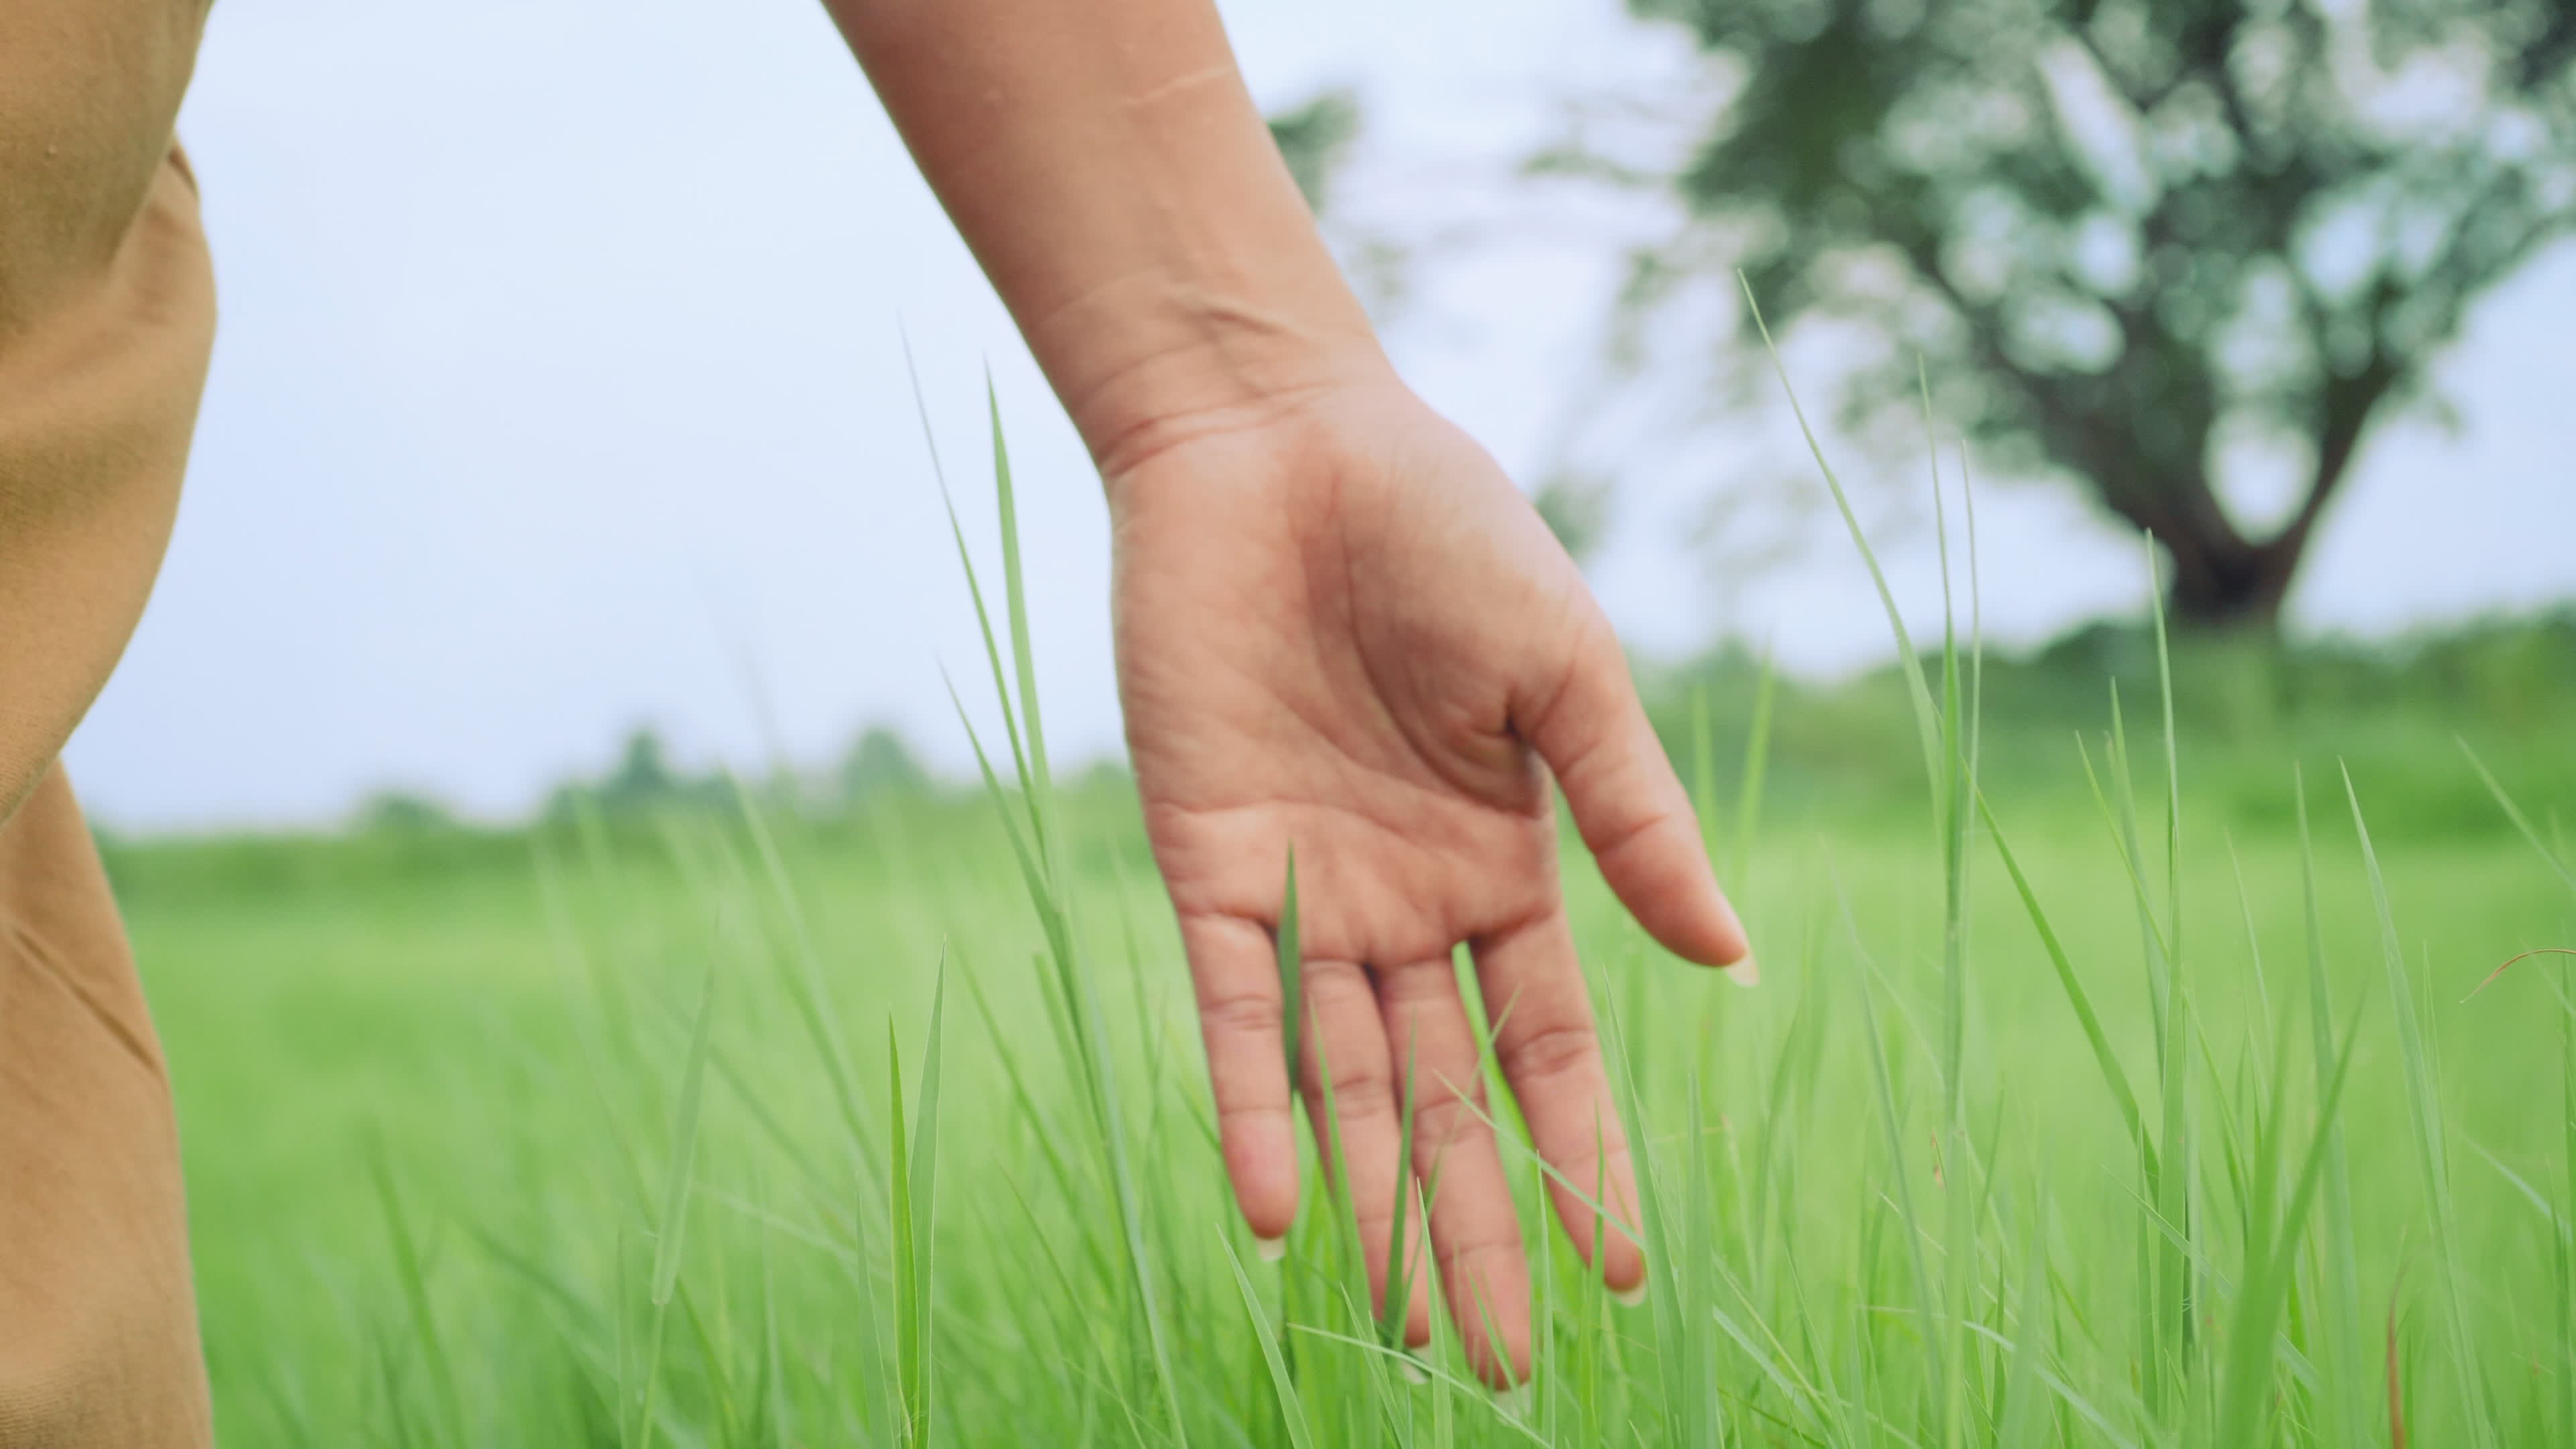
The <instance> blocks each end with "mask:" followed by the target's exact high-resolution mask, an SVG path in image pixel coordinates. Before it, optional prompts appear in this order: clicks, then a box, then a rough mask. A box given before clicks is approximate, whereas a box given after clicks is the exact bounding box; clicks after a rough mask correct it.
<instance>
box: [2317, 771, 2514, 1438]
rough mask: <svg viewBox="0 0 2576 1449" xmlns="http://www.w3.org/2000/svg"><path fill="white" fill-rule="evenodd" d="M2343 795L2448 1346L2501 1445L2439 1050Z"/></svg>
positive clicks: (2480, 1415)
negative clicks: (2455, 1179) (2387, 1009)
mask: <svg viewBox="0 0 2576 1449" xmlns="http://www.w3.org/2000/svg"><path fill="white" fill-rule="evenodd" d="M2343 785H2344V797H2345V799H2346V800H2347V801H2349V802H2350V804H2351V806H2352V825H2353V830H2354V832H2355V833H2356V834H2357V835H2358V836H2359V837H2360V839H2361V858H2362V865H2363V868H2364V869H2365V871H2366V872H2367V873H2368V875H2369V879H2370V894H2371V903H2372V905H2373V906H2374V907H2375V908H2376V910H2377V913H2378V918H2379V936H2380V955H2381V959H2382V962H2383V963H2384V964H2385V966H2386V967H2387V973H2388V999H2389V1004H2390V1006H2391V1007H2392V1008H2393V1011H2392V1014H2393V1015H2394V1016H2395V1017H2396V1019H2397V1041H2398V1047H2399V1050H2400V1053H2401V1057H2402V1060H2403V1063H2404V1066H2405V1074H2406V1108H2407V1120H2408V1122H2409V1124H2410V1125H2411V1126H2412V1127H2413V1128H2414V1139H2415V1162H2416V1168H2417V1171H2418V1172H2419V1174H2420V1176H2421V1178H2422V1187H2423V1190H2424V1207H2425V1211H2426V1214H2427V1216H2428V1218H2429V1219H2430V1221H2429V1222H2428V1223H2427V1225H2426V1226H2427V1227H2428V1228H2429V1230H2430V1233H2431V1236H2432V1239H2433V1250H2434V1254H2435V1256H2436V1257H2437V1258H2438V1259H2439V1260H2440V1263H2441V1270H2442V1293H2443V1307H2444V1314H2443V1328H2444V1330H2445V1331H2444V1335H2443V1337H2444V1342H2445V1345H2446V1346H2447V1347H2448V1348H2449V1350H2450V1358H2451V1368H2452V1372H2453V1373H2454V1374H2455V1375H2456V1376H2457V1378H2458V1381H2459V1386H2460V1395H2461V1398H2462V1400H2463V1407H2464V1408H2465V1409H2466V1411H2467V1413H2468V1417H2469V1426H2468V1429H2469V1434H2470V1437H2471V1440H2472V1442H2474V1443H2476V1444H2478V1445H2481V1446H2485V1445H2492V1444H2493V1443H2495V1429H2496V1425H2495V1414H2494V1399H2493V1397H2492V1394H2491V1391H2490V1390H2489V1388H2488V1385H2487V1382H2486V1375H2485V1372H2484V1369H2483V1364H2484V1362H2485V1360H2484V1359H2483V1358H2482V1357H2481V1356H2480V1355H2479V1352H2478V1349H2477V1341H2476V1335H2475V1331H2474V1329H2473V1326H2472V1325H2471V1323H2470V1321H2469V1314H2468V1306H2467V1303H2466V1302H2465V1301H2464V1300H2463V1298H2462V1297H2461V1291H2460V1290H2461V1285H2462V1272H2463V1270H2462V1268H2461V1265H2460V1257H2459V1240H2458V1237H2457V1233H2456V1224H2457V1223H2458V1221H2459V1218H2458V1215H2457V1213H2456V1212H2455V1211H2454V1210H2453V1207H2452V1202H2451V1174H2450V1163H2449V1160H2448V1155H2447V1153H2446V1152H2445V1150H2444V1137H2445V1133H2446V1129H2445V1126H2444V1123H2443V1119H2442V1106H2441V1097H2440V1094H2439V1088H2438V1086H2437V1085H2436V1083H2435V1079H2434V1068H2433V1059H2432V1049H2431V1047H2430V1046H2429V1045H2428V1044H2427V1043H2426V1041H2425V1039H2424V1024H2423V1019H2422V1017H2421V1016H2419V1015H2418V1014H2417V1010H2416V1006H2415V992H2414V987H2413V985H2412V984H2411V983H2410V982H2409V981H2408V980H2407V971H2406V953H2405V950H2404V948H2403V947H2402V946H2400V945H2399V943H2398V937H2397V919H2396V916H2395V914H2394V913H2393V912H2392V910H2391V909H2390V907H2389V903H2388V883H2387V881H2386V879H2385V878H2384V877H2383V876H2382V874H2381V872H2380V867H2379V852H2378V851H2377V849H2376V848H2375V847H2374V846H2373V845H2372V844H2371V839H2370V823H2369V822H2368V821H2367V820H2365V819H2364V818H2363V817H2362V810H2361V794H2360V792H2359V791H2358V790H2356V789H2355V788H2354V786H2353V783H2352V774H2351V772H2350V771H2346V772H2345V773H2344V777H2343Z"/></svg>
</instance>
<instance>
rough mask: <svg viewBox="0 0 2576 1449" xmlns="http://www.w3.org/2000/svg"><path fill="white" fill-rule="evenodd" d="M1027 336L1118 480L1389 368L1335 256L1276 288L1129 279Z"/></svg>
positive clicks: (1078, 425)
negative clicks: (1302, 280)
mask: <svg viewBox="0 0 2576 1449" xmlns="http://www.w3.org/2000/svg"><path fill="white" fill-rule="evenodd" d="M1029 341H1030V344H1031V346H1032V348H1033V349H1035V351H1036V352H1037V355H1038V360H1039V362H1040V364H1041V365H1042V366H1044V367H1045V369H1046V371H1047V375H1048V377H1049V379H1050V380H1051V381H1052V382H1053V383H1054V384H1055V388H1056V393H1057V396H1058V397H1060V398H1061V399H1062V400H1063V402H1064V406H1065V410H1066V411H1067V412H1068V413H1069V414H1070V415H1071V416H1072V419H1073V423H1074V427H1075V429H1076V430H1077V431H1079V432H1080V433H1081V435H1082V439H1083V442H1084V444H1085V445H1086V446H1087V447H1088V448H1089V449H1090V451H1091V456H1092V461H1093V463H1094V464H1095V465H1096V466H1097V467H1098V469H1099V470H1100V474H1101V476H1102V478H1103V479H1105V480H1108V481H1109V482H1110V483H1112V484H1113V485H1114V484H1115V482H1116V480H1117V479H1118V478H1119V477H1120V476H1122V475H1124V474H1127V473H1130V472H1132V471H1134V470H1135V469H1136V468H1138V467H1139V466H1140V465H1142V464H1143V463H1144V462H1145V461H1146V460H1147V459H1150V458H1152V457H1153V456H1155V455H1156V454H1158V453H1161V452H1163V451H1165V450H1166V449H1168V448H1171V447H1174V446H1176V445H1178V444H1180V443H1184V442H1187V441H1189V440H1191V439H1193V438H1198V437H1203V436H1206V435H1208V434H1210V433H1217V432H1229V431H1236V430H1239V429H1243V428H1249V427H1259V426H1264V425H1267V424H1270V423H1274V422H1277V421H1279V420H1281V419H1283V418H1286V417H1289V416H1291V415H1293V414H1295V413H1296V412H1298V411H1300V410H1301V409H1302V408H1304V407H1305V406H1307V405H1308V404H1310V403H1311V402H1312V401H1314V400H1315V399H1317V398H1319V397H1322V396H1325V395H1327V394H1330V393H1334V392H1338V391H1341V390H1343V389H1346V388H1351V387H1357V386H1365V385H1370V384H1375V383H1380V382H1384V381H1387V380H1390V379H1392V378H1393V376H1394V369H1393V365H1392V364H1391V363H1390V362H1389V361H1388V360H1387V356H1386V353H1385V350H1384V349H1383V348H1382V347H1381V346H1380V345H1379V344H1378V340H1377V334H1376V332H1375V330H1374V329H1373V328H1372V327H1371V326H1370V325H1369V321H1368V317H1367V314H1366V313H1365V312H1363V311H1362V310H1361V309H1360V306H1359V303H1358V301H1357V299H1355V298H1353V297H1352V296H1351V295H1350V292H1349V289H1348V288H1347V287H1345V286H1344V285H1343V283H1342V280H1341V277H1340V275H1339V274H1338V273H1337V272H1333V271H1332V270H1331V267H1330V263H1329V261H1327V262H1326V263H1325V265H1324V275H1323V277H1322V278H1320V279H1315V280H1309V281H1307V282H1306V284H1305V285H1302V286H1294V285H1292V286H1273V287H1271V288H1267V289H1264V288H1260V287H1254V286H1249V285H1243V284H1242V283H1241V282H1240V281H1239V280H1233V279H1229V280H1228V281H1225V282H1217V283H1210V282H1206V281H1197V280H1181V279H1176V278H1173V277H1168V276H1161V275H1154V274H1138V275H1133V276H1128V277H1122V278H1119V279H1118V280H1116V281H1113V282H1111V283H1109V284H1107V285H1104V286H1102V287H1099V288H1097V289H1095V290H1093V291H1091V292H1089V293H1087V294H1085V295H1084V296H1083V297H1082V298H1080V299H1079V300H1077V301H1076V302H1074V303H1072V304H1069V305H1067V306H1065V307H1063V308H1060V309H1058V310H1057V311H1056V312H1055V313H1053V314H1051V315H1050V316H1048V317H1046V318H1044V319H1042V320H1041V321H1039V322H1038V323H1037V324H1036V325H1033V326H1032V327H1031V328H1030V329H1029Z"/></svg>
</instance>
